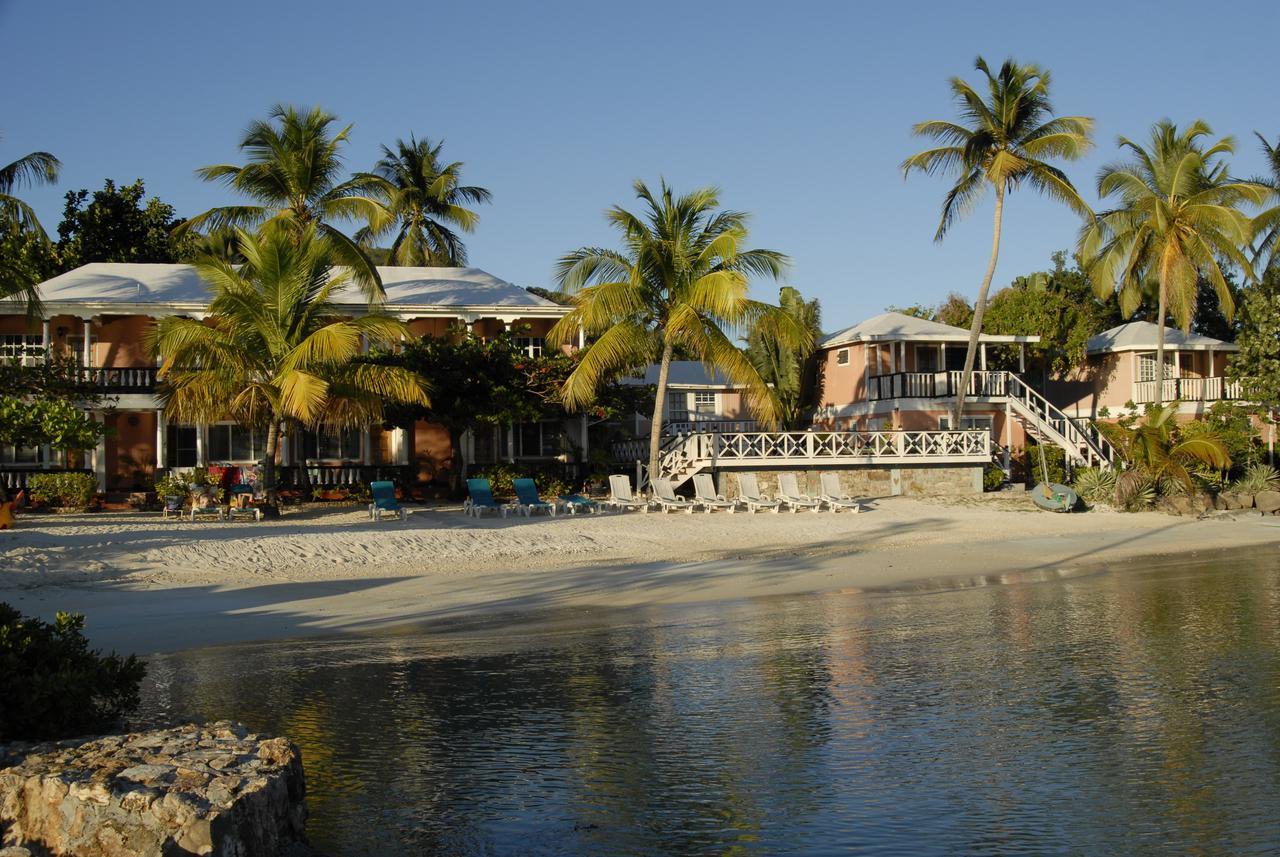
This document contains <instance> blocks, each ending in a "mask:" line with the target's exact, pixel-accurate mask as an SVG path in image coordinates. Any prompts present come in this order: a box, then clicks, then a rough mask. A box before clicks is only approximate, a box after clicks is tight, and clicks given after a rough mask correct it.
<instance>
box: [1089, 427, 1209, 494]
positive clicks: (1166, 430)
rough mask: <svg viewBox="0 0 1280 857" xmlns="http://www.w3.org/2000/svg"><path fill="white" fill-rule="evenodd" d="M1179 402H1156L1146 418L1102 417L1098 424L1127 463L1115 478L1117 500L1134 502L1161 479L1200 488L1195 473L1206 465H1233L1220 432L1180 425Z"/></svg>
mask: <svg viewBox="0 0 1280 857" xmlns="http://www.w3.org/2000/svg"><path fill="white" fill-rule="evenodd" d="M1178 405H1179V403H1178V402H1170V403H1169V404H1167V405H1163V406H1156V407H1151V408H1149V409H1148V410H1147V412H1146V414H1145V415H1144V416H1143V418H1142V419H1141V420H1138V419H1137V418H1133V417H1130V418H1127V419H1121V420H1119V421H1118V422H1116V423H1098V424H1097V425H1098V429H1099V430H1100V431H1102V433H1103V434H1104V435H1105V436H1106V438H1107V440H1109V441H1110V442H1111V444H1112V445H1113V446H1114V447H1115V448H1116V451H1117V452H1118V453H1119V454H1120V456H1121V458H1122V459H1123V460H1124V463H1125V465H1126V469H1125V470H1124V472H1123V473H1121V474H1120V475H1119V477H1118V478H1117V480H1116V501H1117V505H1118V506H1120V507H1121V508H1132V507H1133V505H1134V503H1135V498H1143V497H1145V496H1146V495H1147V493H1148V491H1154V490H1157V489H1158V488H1159V487H1160V486H1161V485H1176V486H1179V487H1181V488H1182V489H1184V490H1187V491H1194V490H1195V489H1196V480H1195V478H1194V474H1195V472H1196V469H1197V467H1198V466H1200V465H1203V466H1206V467H1209V468H1212V469H1213V470H1216V471H1226V470H1228V469H1229V468H1230V467H1231V455H1230V453H1229V452H1228V450H1227V447H1226V445H1225V444H1224V443H1223V442H1222V439H1221V438H1220V437H1219V436H1218V435H1217V433H1216V432H1214V431H1211V430H1205V431H1197V432H1187V431H1185V430H1180V429H1179V427H1178V422H1177V419H1176V416H1177V413H1178Z"/></svg>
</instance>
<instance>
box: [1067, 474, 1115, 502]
mask: <svg viewBox="0 0 1280 857" xmlns="http://www.w3.org/2000/svg"><path fill="white" fill-rule="evenodd" d="M1071 487H1072V488H1074V489H1075V492H1076V494H1078V495H1080V499H1081V500H1084V501H1085V502H1086V503H1089V504H1090V505H1092V504H1094V503H1113V502H1115V497H1116V472H1115V471H1114V470H1103V469H1101V468H1099V467H1082V468H1080V469H1079V470H1077V471H1076V478H1075V480H1074V481H1073V482H1072V483H1071Z"/></svg>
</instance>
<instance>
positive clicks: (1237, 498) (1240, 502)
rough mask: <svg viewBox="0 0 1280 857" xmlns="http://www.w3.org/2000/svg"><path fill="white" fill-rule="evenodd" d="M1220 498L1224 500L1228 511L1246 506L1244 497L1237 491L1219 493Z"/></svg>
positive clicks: (1223, 502) (1223, 503) (1224, 506)
mask: <svg viewBox="0 0 1280 857" xmlns="http://www.w3.org/2000/svg"><path fill="white" fill-rule="evenodd" d="M1218 499H1219V500H1221V501H1222V505H1223V508H1224V509H1227V510H1228V511H1235V510H1236V509H1243V508H1244V497H1243V496H1242V495H1240V494H1237V493H1236V492H1235V491H1223V492H1222V493H1221V494H1219V495H1218Z"/></svg>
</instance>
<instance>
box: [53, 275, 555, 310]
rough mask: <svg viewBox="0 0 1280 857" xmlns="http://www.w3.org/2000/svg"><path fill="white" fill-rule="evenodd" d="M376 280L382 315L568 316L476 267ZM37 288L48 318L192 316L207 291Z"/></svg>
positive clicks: (135, 286)
mask: <svg viewBox="0 0 1280 857" xmlns="http://www.w3.org/2000/svg"><path fill="white" fill-rule="evenodd" d="M378 274H379V275H380V276H381V277H382V284H383V287H384V289H385V290H386V298H385V300H384V301H383V305H384V309H385V310H387V311H389V312H397V311H398V312H408V311H412V310H415V309H425V308H457V309H459V310H461V309H468V310H515V311H519V312H521V313H522V314H533V315H553V316H560V315H564V314H565V313H566V312H567V311H568V309H567V308H566V307H561V306H559V305H558V304H555V303H553V302H551V301H549V300H546V299H545V298H540V297H538V296H537V295H535V294H532V293H531V292H529V291H526V290H525V289H522V288H520V287H519V286H517V285H514V284H512V283H508V282H507V281H506V280H500V279H498V278H497V277H495V276H493V275H492V274H490V273H488V272H486V271H482V270H480V269H479V268H398V267H379V268H378ZM39 289H40V298H41V300H42V301H44V303H45V304H47V305H49V308H50V310H53V311H56V310H58V309H59V308H63V307H89V308H96V309H97V311H98V312H106V313H110V312H117V313H123V312H127V311H131V310H132V311H137V310H145V309H152V308H170V309H199V308H203V307H205V306H207V305H208V303H209V288H208V286H207V284H206V283H205V282H204V280H203V279H201V277H200V275H199V274H198V273H197V272H196V269H195V268H194V267H193V266H191V265H162V264H152V263H115V262H93V263H90V264H88V265H82V266H81V267H79V268H76V269H75V270H74V271H67V272H66V273H65V274H59V275H58V276H56V277H54V278H52V279H50V280H46V281H44V282H43V283H41V284H40V286H39ZM333 301H334V303H336V304H338V305H339V306H342V307H351V308H353V309H359V308H363V307H364V306H365V300H364V297H363V295H362V294H361V292H360V291H359V289H358V288H356V287H355V286H354V285H351V284H349V283H348V284H345V285H343V286H342V287H341V288H340V289H339V290H337V291H336V292H335V293H334V295H333ZM530 311H531V312H530Z"/></svg>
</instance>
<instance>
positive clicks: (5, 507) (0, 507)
mask: <svg viewBox="0 0 1280 857" xmlns="http://www.w3.org/2000/svg"><path fill="white" fill-rule="evenodd" d="M16 509H17V506H16V505H15V504H14V502H13V501H12V500H6V501H5V502H3V503H0V530H7V529H9V528H10V527H12V526H13V524H14V519H15V514H14V513H15V510H16Z"/></svg>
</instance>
